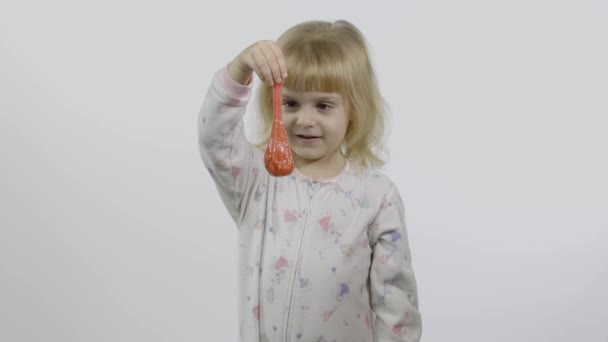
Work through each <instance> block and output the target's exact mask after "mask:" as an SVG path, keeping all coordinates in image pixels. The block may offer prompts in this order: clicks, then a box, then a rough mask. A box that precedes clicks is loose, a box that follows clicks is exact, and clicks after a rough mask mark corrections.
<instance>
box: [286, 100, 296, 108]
mask: <svg viewBox="0 0 608 342" xmlns="http://www.w3.org/2000/svg"><path fill="white" fill-rule="evenodd" d="M297 105H298V104H297V103H296V102H295V101H283V107H287V108H293V107H295V106H297Z"/></svg>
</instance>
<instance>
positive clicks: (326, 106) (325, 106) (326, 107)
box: [318, 103, 332, 110]
mask: <svg viewBox="0 0 608 342" xmlns="http://www.w3.org/2000/svg"><path fill="white" fill-rule="evenodd" d="M318 107H319V109H321V110H329V109H331V108H332V107H331V105H330V104H329V103H319V105H318Z"/></svg>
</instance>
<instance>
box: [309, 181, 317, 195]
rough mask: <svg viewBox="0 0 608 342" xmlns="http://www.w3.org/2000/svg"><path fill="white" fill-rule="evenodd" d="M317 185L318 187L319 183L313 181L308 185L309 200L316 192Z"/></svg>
mask: <svg viewBox="0 0 608 342" xmlns="http://www.w3.org/2000/svg"><path fill="white" fill-rule="evenodd" d="M317 185H319V183H317V182H315V181H313V182H309V183H308V195H309V196H310V198H312V196H313V195H314V194H315V190H317Z"/></svg>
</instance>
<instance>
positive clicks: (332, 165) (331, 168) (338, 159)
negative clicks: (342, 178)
mask: <svg viewBox="0 0 608 342" xmlns="http://www.w3.org/2000/svg"><path fill="white" fill-rule="evenodd" d="M294 163H295V165H296V167H297V168H298V170H299V171H300V173H302V174H303V175H305V176H308V177H312V178H313V179H314V180H315V181H316V180H319V178H333V177H335V176H337V175H338V174H340V172H341V171H342V169H344V166H345V165H346V158H345V157H344V156H343V155H342V153H340V152H338V153H336V155H334V156H333V158H330V159H324V158H323V159H317V160H313V161H309V160H302V159H300V158H298V157H297V156H294Z"/></svg>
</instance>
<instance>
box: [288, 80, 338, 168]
mask: <svg viewBox="0 0 608 342" xmlns="http://www.w3.org/2000/svg"><path fill="white" fill-rule="evenodd" d="M349 121H350V117H349V114H348V110H347V108H346V106H345V103H344V100H343V98H342V96H340V95H339V94H337V93H325V92H292V91H290V90H289V89H287V88H284V89H283V123H284V125H285V130H286V131H287V137H288V139H289V144H290V145H291V148H292V150H293V151H294V153H295V154H296V155H297V157H299V158H300V159H302V160H301V161H302V162H304V163H310V162H314V161H317V160H320V159H324V162H331V161H332V160H333V158H340V157H341V156H340V146H341V144H342V142H343V141H344V136H345V135H346V131H347V128H348V124H349ZM306 136H312V137H314V138H307V137H306ZM295 159H296V165H297V166H299V165H298V160H297V159H298V158H295Z"/></svg>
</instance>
